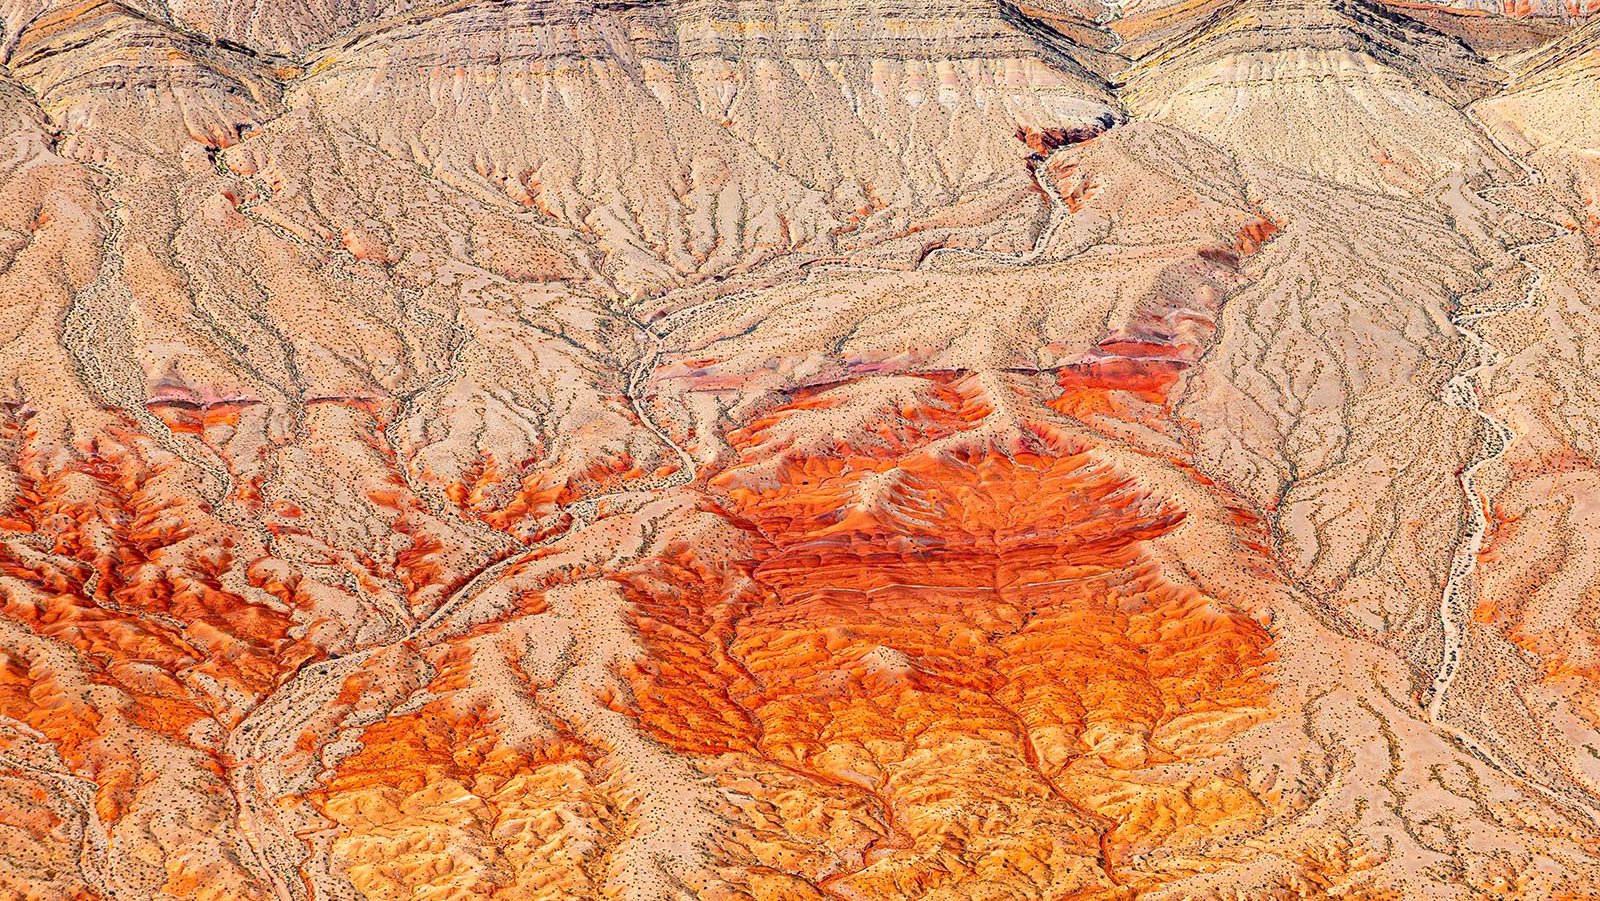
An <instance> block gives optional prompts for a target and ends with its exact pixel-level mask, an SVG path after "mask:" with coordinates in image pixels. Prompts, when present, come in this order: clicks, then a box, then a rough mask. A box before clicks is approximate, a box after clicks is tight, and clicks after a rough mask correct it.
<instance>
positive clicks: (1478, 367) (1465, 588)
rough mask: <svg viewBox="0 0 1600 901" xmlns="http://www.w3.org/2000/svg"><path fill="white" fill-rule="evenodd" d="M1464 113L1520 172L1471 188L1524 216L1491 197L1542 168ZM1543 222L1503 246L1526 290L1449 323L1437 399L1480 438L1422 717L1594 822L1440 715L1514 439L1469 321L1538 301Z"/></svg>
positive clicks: (1596, 815)
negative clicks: (1451, 355)
mask: <svg viewBox="0 0 1600 901" xmlns="http://www.w3.org/2000/svg"><path fill="white" fill-rule="evenodd" d="M1466 117H1467V120H1468V121H1469V122H1471V123H1472V124H1473V126H1474V127H1475V128H1476V129H1477V130H1478V131H1479V133H1480V134H1482V135H1483V136H1484V138H1485V139H1486V140H1487V141H1488V142H1489V143H1490V144H1491V145H1492V146H1493V147H1494V148H1495V150H1496V151H1498V152H1499V154H1500V155H1501V156H1502V157H1503V158H1504V159H1506V160H1509V161H1510V162H1511V163H1513V164H1514V165H1515V166H1517V167H1518V168H1519V169H1521V170H1522V172H1523V177H1522V178H1521V179H1519V180H1518V181H1516V182H1513V183H1511V184H1498V185H1489V186H1486V187H1484V188H1481V189H1477V190H1476V192H1475V193H1476V194H1477V195H1478V196H1479V197H1481V198H1482V199H1483V200H1485V201H1486V202H1488V203H1490V204H1492V205H1494V206H1495V207H1498V208H1499V209H1501V210H1505V211H1506V212H1508V213H1511V214H1513V215H1527V214H1526V213H1524V212H1523V211H1521V210H1518V209H1515V208H1513V207H1511V206H1508V205H1506V204H1504V203H1502V202H1500V201H1498V200H1496V199H1495V198H1494V196H1493V195H1494V194H1496V193H1498V192H1500V191H1506V190H1516V189H1522V188H1530V187H1533V186H1535V185H1538V184H1541V183H1543V181H1544V175H1543V173H1541V172H1540V171H1539V170H1538V169H1536V168H1534V167H1533V166H1532V165H1530V164H1528V163H1527V162H1526V161H1525V160H1523V159H1522V157H1520V156H1518V155H1517V154H1516V153H1514V152H1512V151H1511V149H1510V148H1508V147H1507V146H1506V145H1505V143H1504V142H1502V141H1501V140H1500V139H1499V138H1498V137H1496V136H1495V134H1494V132H1493V131H1492V130H1491V129H1490V128H1488V127H1487V126H1486V125H1485V124H1484V123H1483V122H1481V121H1480V120H1479V119H1478V117H1477V115H1476V114H1475V113H1474V112H1473V111H1470V110H1469V111H1467V112H1466ZM1546 224H1548V225H1550V226H1551V227H1552V228H1553V229H1555V234H1553V235H1552V236H1551V237H1547V238H1542V239H1538V240H1534V241H1529V242H1525V243H1522V244H1518V245H1515V246H1512V247H1509V248H1508V249H1509V251H1510V252H1511V253H1512V254H1513V255H1515V256H1516V257H1517V259H1518V261H1519V263H1520V264H1521V266H1522V268H1523V269H1525V270H1526V271H1527V272H1528V273H1530V274H1531V275H1532V281H1531V282H1530V283H1529V285H1528V290H1527V291H1526V292H1525V293H1523V294H1522V296H1521V297H1519V298H1517V299H1516V300H1512V301H1508V302H1503V303H1499V304H1494V305H1489V306H1481V305H1474V306H1472V307H1470V308H1466V309H1462V308H1458V309H1457V310H1456V311H1455V312H1454V313H1452V314H1451V316H1450V323H1451V325H1452V326H1453V327H1454V328H1455V330H1456V333H1457V334H1459V335H1460V336H1461V338H1462V339H1463V340H1465V341H1466V343H1467V348H1466V351H1465V352H1464V353H1463V354H1462V364H1463V366H1464V368H1461V369H1458V370H1457V371H1456V373H1455V374H1454V375H1453V376H1451V377H1450V380H1449V381H1448V382H1446V383H1445V386H1444V389H1443V391H1442V392H1441V394H1440V399H1441V400H1443V401H1444V402H1445V403H1447V404H1449V405H1451V406H1453V407H1456V408H1459V409H1462V410H1466V411H1468V412H1470V413H1471V414H1472V415H1473V416H1475V417H1476V418H1477V419H1478V421H1479V423H1480V425H1481V430H1482V437H1481V438H1480V440H1479V443H1478V451H1477V453H1476V454H1474V455H1473V457H1472V459H1471V460H1470V461H1469V462H1468V463H1467V465H1466V466H1464V467H1463V468H1462V469H1461V472H1460V474H1459V475H1458V476H1457V481H1458V483H1459V484H1460V486H1461V492H1462V495H1463V498H1464V500H1465V502H1466V506H1467V510H1468V513H1467V522H1466V524H1465V527H1464V528H1463V529H1462V531H1461V534H1460V536H1459V537H1458V538H1457V540H1456V546H1455V550H1454V552H1453V554H1452V556H1451V559H1450V570H1449V574H1448V576H1447V577H1446V579H1445V584H1444V589H1443V590H1442V591H1441V592H1440V595H1439V626H1440V634H1441V637H1442V640H1443V648H1442V651H1441V655H1440V660H1439V668H1438V670H1437V671H1436V672H1435V674H1434V678H1433V682H1432V684H1431V685H1430V686H1429V688H1428V694H1427V714H1428V722H1429V723H1430V724H1431V725H1432V726H1433V727H1434V728H1435V729H1437V730H1438V731H1440V732H1442V733H1444V734H1446V735H1448V736H1450V737H1451V738H1453V739H1454V740H1455V741H1456V742H1457V743H1458V744H1459V745H1460V746H1461V747H1463V748H1465V749H1466V750H1467V751H1468V752H1470V753H1472V754H1473V755H1475V756H1477V757H1478V758H1479V759H1481V760H1483V761H1484V762H1485V763H1487V764H1489V765H1490V766H1492V767H1494V768H1495V769H1497V770H1499V771H1500V772H1502V773H1505V774H1506V775H1508V776H1511V777H1512V778H1515V779H1516V780H1518V781H1519V782H1521V783H1522V784H1523V785H1525V786H1527V787H1529V788H1531V789H1533V790H1534V791H1536V792H1537V793H1539V794H1540V795H1542V796H1544V797H1545V798H1546V799H1548V800H1550V801H1551V802H1552V803H1554V804H1555V805H1556V806H1558V807H1560V808H1563V809H1566V810H1569V811H1576V812H1578V813H1580V814H1581V815H1583V816H1586V817H1588V818H1589V819H1591V820H1593V821H1594V822H1596V823H1600V812H1597V811H1596V809H1595V808H1594V807H1593V805H1592V802H1591V801H1590V799H1587V798H1585V799H1581V800H1578V799H1574V798H1572V797H1571V796H1570V795H1569V794H1568V793H1566V792H1563V791H1560V790H1558V789H1556V788H1553V787H1551V786H1549V785H1546V784H1544V783H1543V782H1541V781H1540V780H1539V779H1537V778H1535V777H1534V776H1532V775H1530V774H1529V773H1527V772H1524V771H1523V769H1522V768H1521V767H1520V766H1518V765H1517V764H1516V763H1515V762H1513V761H1510V760H1508V759H1506V758H1505V757H1503V756H1502V755H1500V754H1499V753H1497V752H1496V751H1495V750H1493V749H1492V748H1490V747H1488V746H1487V745H1485V744H1484V743H1483V742H1481V741H1479V740H1478V739H1477V738H1476V737H1475V736H1474V735H1472V733H1470V732H1468V731H1467V730H1466V729H1463V728H1461V727H1460V726H1457V725H1455V724H1454V723H1451V722H1450V721H1449V720H1448V719H1447V718H1446V715H1445V704H1446V703H1447V702H1448V700H1449V698H1450V689H1451V688H1452V686H1453V685H1454V683H1455V679H1456V676H1457V674H1458V673H1459V672H1460V670H1461V664H1462V662H1463V660H1464V659H1465V654H1466V651H1465V647H1464V645H1465V641H1466V637H1467V623H1468V622H1469V621H1470V617H1471V615H1472V610H1471V607H1472V602H1473V600H1474V596H1475V594H1476V591H1475V588H1474V586H1473V581H1474V578H1475V577H1476V575H1477V569H1478V556H1479V554H1480V552H1481V551H1482V550H1483V544H1484V541H1485V540H1487V537H1488V534H1489V530H1490V518H1489V509H1490V504H1491V502H1492V498H1490V497H1489V496H1488V495H1487V494H1486V493H1485V492H1484V491H1483V490H1482V489H1480V488H1479V485H1478V474H1479V473H1480V472H1481V471H1482V470H1483V469H1484V467H1486V466H1488V465H1490V464H1491V463H1494V462H1496V461H1498V460H1500V459H1502V458H1503V457H1505V455H1506V452H1507V451H1508V450H1510V448H1511V445H1512V444H1513V443H1514V442H1515V441H1516V438H1517V435H1516V432H1515V431H1514V430H1513V429H1512V428H1511V426H1510V425H1508V424H1507V423H1506V422H1505V420H1503V419H1500V418H1499V417H1497V416H1495V415H1494V414H1492V413H1490V412H1489V411H1488V410H1486V409H1484V406H1483V400H1482V391H1483V388H1484V384H1483V374H1484V373H1485V372H1487V371H1488V370H1491V369H1493V368H1494V367H1496V366H1498V365H1499V364H1500V362H1501V361H1502V359H1503V356H1502V355H1501V353H1500V350H1499V348H1497V347H1496V346H1495V345H1494V344H1492V343H1491V342H1490V341H1489V340H1488V339H1486V338H1485V337H1484V336H1483V334H1482V333H1481V332H1479V331H1477V330H1476V329H1475V328H1473V325H1474V324H1475V323H1479V322H1484V321H1486V320H1490V319H1494V318H1496V317H1499V316H1505V315H1507V314H1510V313H1515V312H1518V311H1521V310H1527V309H1532V308H1533V307H1534V306H1535V305H1536V304H1537V302H1538V297H1539V293H1540V290H1541V288H1542V286H1543V284H1544V274H1543V273H1542V272H1540V271H1539V270H1538V269H1536V268H1535V267H1534V266H1533V265H1532V264H1531V263H1529V262H1528V253H1529V252H1530V251H1532V250H1533V249H1535V248H1537V247H1541V246H1544V245H1547V244H1551V243H1553V242H1555V241H1557V240H1559V239H1560V238H1561V237H1562V235H1563V234H1564V231H1563V230H1562V229H1560V228H1559V226H1557V224H1556V223H1554V222H1549V221H1546Z"/></svg>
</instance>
